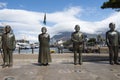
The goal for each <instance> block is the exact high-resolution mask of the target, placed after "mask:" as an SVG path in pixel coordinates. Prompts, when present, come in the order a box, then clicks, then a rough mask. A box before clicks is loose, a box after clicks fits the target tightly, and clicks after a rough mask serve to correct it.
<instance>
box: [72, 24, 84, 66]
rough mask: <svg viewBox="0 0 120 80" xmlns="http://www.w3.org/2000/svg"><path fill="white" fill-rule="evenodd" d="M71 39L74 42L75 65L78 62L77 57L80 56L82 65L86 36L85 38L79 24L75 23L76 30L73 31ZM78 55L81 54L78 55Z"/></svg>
mask: <svg viewBox="0 0 120 80" xmlns="http://www.w3.org/2000/svg"><path fill="white" fill-rule="evenodd" d="M71 40H72V42H73V51H74V65H76V64H77V58H79V64H80V65H82V50H83V43H84V38H83V33H82V32H80V26H79V25H75V32H73V33H72V35H71ZM77 53H78V54H77ZM77 55H79V56H78V57H77Z"/></svg>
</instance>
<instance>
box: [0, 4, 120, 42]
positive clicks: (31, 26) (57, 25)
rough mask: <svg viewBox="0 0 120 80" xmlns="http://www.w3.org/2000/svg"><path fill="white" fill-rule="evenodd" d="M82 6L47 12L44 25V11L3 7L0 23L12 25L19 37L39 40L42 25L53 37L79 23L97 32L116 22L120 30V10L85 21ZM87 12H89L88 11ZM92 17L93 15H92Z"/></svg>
mask: <svg viewBox="0 0 120 80" xmlns="http://www.w3.org/2000/svg"><path fill="white" fill-rule="evenodd" d="M82 11H84V9H82V8H81V7H78V6H77V7H69V8H66V9H64V10H63V11H58V12H52V13H46V14H47V19H46V20H47V25H44V24H43V23H42V22H43V17H44V13H43V12H34V11H28V10H20V9H1V10H0V22H1V23H0V25H11V26H12V28H13V30H14V33H15V35H16V38H17V39H21V38H25V39H27V40H31V41H37V40H38V39H37V38H38V34H39V33H41V27H43V26H46V27H47V29H48V33H49V34H50V35H51V37H52V36H53V35H55V34H59V33H60V32H71V31H74V26H75V25H76V24H79V25H80V27H81V31H82V32H86V33H90V34H95V33H97V32H102V31H105V30H107V29H108V24H109V23H110V22H114V23H115V24H116V27H117V29H118V30H120V22H119V21H120V20H119V18H120V12H114V13H112V14H110V16H109V17H107V18H105V19H104V20H101V21H94V22H90V21H84V20H82V19H81V16H82V15H83V14H82ZM86 14H87V13H86ZM91 18H92V16H91Z"/></svg>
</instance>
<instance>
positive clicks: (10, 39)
mask: <svg viewBox="0 0 120 80" xmlns="http://www.w3.org/2000/svg"><path fill="white" fill-rule="evenodd" d="M15 46H16V41H15V36H14V34H13V32H12V29H11V27H10V26H9V25H7V26H5V32H4V33H3V34H2V49H3V62H4V63H3V68H4V67H7V66H8V67H12V66H13V50H15Z"/></svg>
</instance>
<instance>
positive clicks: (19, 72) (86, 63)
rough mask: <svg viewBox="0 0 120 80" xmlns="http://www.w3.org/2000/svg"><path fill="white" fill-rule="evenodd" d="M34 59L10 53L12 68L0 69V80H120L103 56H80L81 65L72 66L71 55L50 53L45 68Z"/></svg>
mask: <svg viewBox="0 0 120 80" xmlns="http://www.w3.org/2000/svg"><path fill="white" fill-rule="evenodd" d="M37 58H38V55H37V54H14V65H13V67H11V68H2V66H0V80H120V65H109V62H108V54H107V53H106V54H95V53H93V54H92V53H91V54H83V65H74V64H73V53H64V54H52V62H51V63H50V65H49V66H40V65H39V64H38V63H37ZM0 64H2V58H1V57H0Z"/></svg>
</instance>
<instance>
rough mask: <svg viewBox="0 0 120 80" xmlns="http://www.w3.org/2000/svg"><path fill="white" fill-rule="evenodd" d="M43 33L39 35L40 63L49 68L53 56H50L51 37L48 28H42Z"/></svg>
mask: <svg viewBox="0 0 120 80" xmlns="http://www.w3.org/2000/svg"><path fill="white" fill-rule="evenodd" d="M41 31H42V33H41V34H39V36H38V40H39V44H40V45H39V56H38V63H40V64H41V65H44V66H47V65H48V63H49V62H51V55H50V45H49V42H50V35H49V34H48V33H46V32H47V29H46V27H42V29H41Z"/></svg>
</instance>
